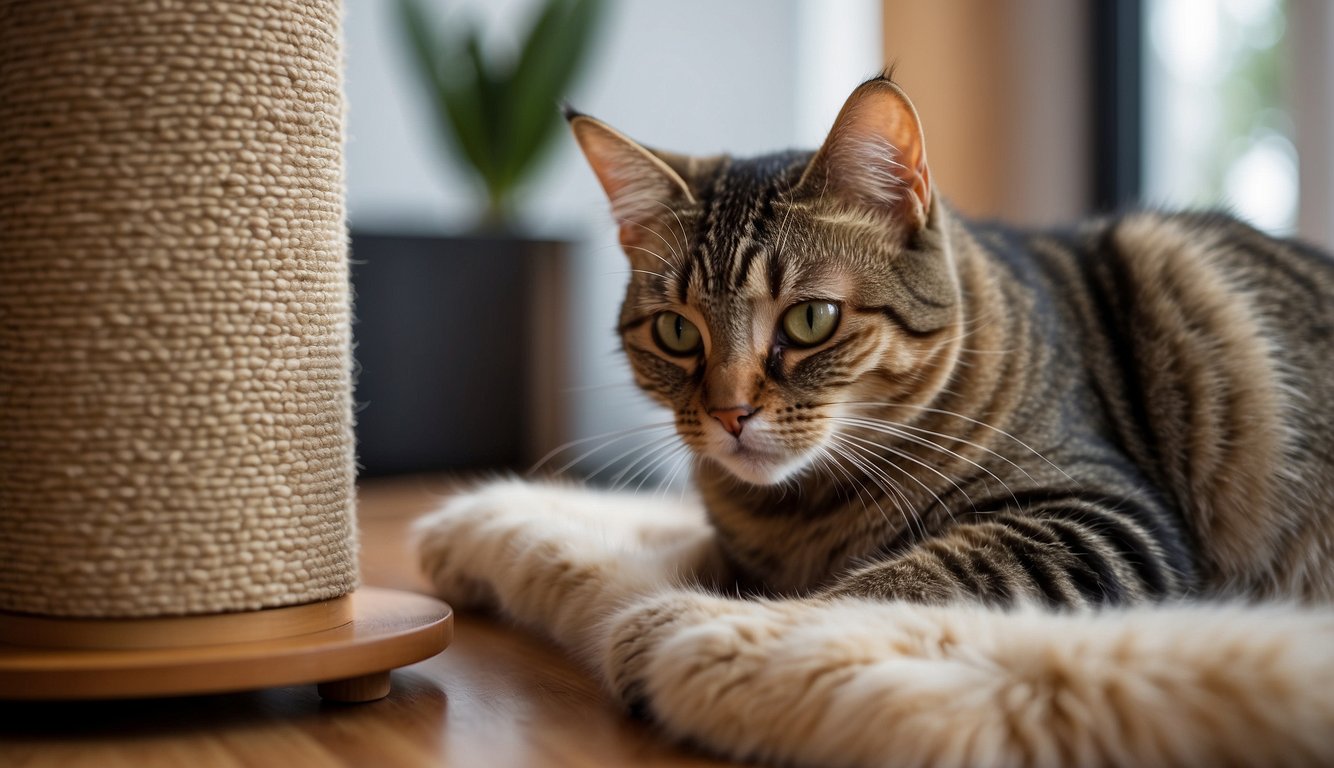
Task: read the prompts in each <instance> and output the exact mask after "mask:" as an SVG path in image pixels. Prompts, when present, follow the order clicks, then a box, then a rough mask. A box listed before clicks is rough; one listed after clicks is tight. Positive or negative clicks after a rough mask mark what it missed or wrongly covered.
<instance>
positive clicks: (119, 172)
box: [0, 0, 443, 693]
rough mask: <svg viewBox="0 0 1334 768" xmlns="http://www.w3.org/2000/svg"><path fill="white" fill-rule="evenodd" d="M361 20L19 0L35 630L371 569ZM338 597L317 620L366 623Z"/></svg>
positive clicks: (12, 246)
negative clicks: (352, 222) (354, 338)
mask: <svg viewBox="0 0 1334 768" xmlns="http://www.w3.org/2000/svg"><path fill="white" fill-rule="evenodd" d="M340 12H341V8H340V3H339V2H337V0H221V1H220V0H188V1H184V2H170V3H167V2H163V3H157V2H148V3H145V2H141V1H140V0H44V1H43V2H23V1H22V0H19V1H17V2H0V611H4V612H8V613H10V614H14V615H18V614H21V616H16V619H20V620H21V621H22V622H25V626H30V625H32V623H33V622H34V621H37V622H39V623H40V622H41V621H43V620H49V621H48V624H49V622H50V621H55V622H56V623H57V624H58V623H59V620H63V619H69V620H76V622H77V620H88V619H97V620H120V621H122V622H125V621H128V622H129V623H130V624H131V625H133V624H134V621H135V620H148V619H159V620H165V619H166V618H168V617H199V616H203V615H212V614H237V613H238V612H259V613H264V609H278V608H285V607H291V606H303V605H307V604H316V603H319V602H320V601H330V600H340V599H344V597H343V596H346V595H348V594H349V593H350V592H351V591H352V590H353V589H354V588H355V587H356V584H357V567H356V525H355V517H354V500H355V495H354V486H353V483H354V479H355V462H354V443H353V434H352V417H351V403H352V399H351V380H350V372H351V368H352V366H351V356H350V310H349V296H348V283H347V259H346V229H345V223H344V203H343V197H344V195H343V175H342V119H343V97H342V87H341V50H340V48H341V46H340V30H339V20H340ZM241 615H243V613H242V614H241ZM320 615H321V616H322V617H323V618H320V619H318V621H323V622H326V624H327V625H317V626H312V625H309V624H303V623H301V622H298V625H300V626H301V627H302V631H303V632H307V633H308V632H310V631H311V630H312V629H330V628H334V627H338V626H341V625H342V624H346V623H347V621H349V620H350V619H349V617H348V615H346V613H345V612H339V611H333V612H329V611H327V610H326V611H324V612H323V613H322V614H320ZM272 623H273V622H270V624H272ZM278 623H279V624H281V622H278ZM289 623H290V622H289ZM4 626H5V625H4V624H3V623H0V641H3V642H9V643H11V644H12V643H14V642H15V640H14V638H12V637H6V636H5V634H4ZM44 626H46V629H50V627H49V626H47V625H44ZM72 626H74V625H72ZM77 626H79V632H80V633H87V632H89V631H92V632H96V629H92V630H90V629H89V626H92V627H94V628H95V627H97V626H108V625H106V624H101V625H99V624H92V625H90V624H88V623H86V622H85V623H84V624H77ZM43 631H46V630H43ZM210 631H211V630H210ZM284 631H291V628H290V627H288V629H287V630H284ZM57 634H58V632H57ZM131 634H133V631H132V630H131ZM246 634H247V633H246V632H240V633H239V635H238V636H244V635H246ZM263 634H264V633H263V632H260V637H259V638H258V639H261V640H262V639H263V637H262V635H263ZM30 636H31V635H30V634H29V633H27V632H26V630H25V632H24V634H23V637H25V638H26V637H30ZM252 639H255V638H252ZM441 647H443V645H442V646H441ZM436 650H439V649H438V648H437V649H436ZM428 655H429V654H428ZM2 666H3V658H0V667H2ZM385 668H386V667H380V668H379V670H383V669H385ZM379 670H374V671H379ZM369 671H371V670H367V672H369ZM0 672H3V669H0ZM360 674H363V672H362V671H357V670H353V671H350V672H348V673H346V674H343V673H338V672H335V671H331V675H332V676H333V677H332V678H331V679H342V678H349V677H354V676H357V675H360ZM3 681H4V677H3V675H2V674H0V693H3V690H2V689H3V685H2V684H3Z"/></svg>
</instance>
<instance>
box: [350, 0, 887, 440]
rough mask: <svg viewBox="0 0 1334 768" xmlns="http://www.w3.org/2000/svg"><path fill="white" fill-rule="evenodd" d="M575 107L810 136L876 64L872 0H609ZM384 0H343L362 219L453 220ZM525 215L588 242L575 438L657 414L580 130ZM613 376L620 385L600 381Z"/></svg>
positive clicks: (579, 305) (461, 208)
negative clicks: (627, 339)
mask: <svg viewBox="0 0 1334 768" xmlns="http://www.w3.org/2000/svg"><path fill="white" fill-rule="evenodd" d="M609 5H610V14H609V18H607V19H606V23H605V25H604V27H603V29H602V34H601V36H600V38H599V40H598V43H597V45H596V48H595V50H594V51H593V56H592V57H591V60H590V66H588V68H587V69H586V70H585V77H584V78H583V80H582V81H581V82H580V84H579V85H578V86H577V87H576V88H575V90H574V91H573V92H572V93H571V94H569V101H570V102H571V103H572V104H573V105H574V106H576V107H577V108H578V109H579V110H581V111H583V112H587V113H589V114H592V115H595V116H597V117H599V118H601V119H603V120H606V121H608V122H609V123H611V124H613V125H615V126H616V127H618V128H619V129H621V130H623V131H625V132H626V133H627V134H629V135H631V136H633V137H635V138H636V139H638V140H641V141H643V142H645V143H646V144H650V145H655V146H660V147H664V148H669V149H673V150H677V151H685V152H699V153H715V152H718V151H720V150H723V151H728V152H732V153H735V154H749V153H757V152H764V151H769V150H775V149H784V148H788V147H794V146H806V147H814V146H815V145H817V144H818V143H819V142H820V140H821V139H822V138H823V133H824V131H825V129H826V128H827V127H828V125H829V124H830V123H831V122H832V121H833V118H834V115H835V113H836V112H837V110H838V107H839V106H840V105H841V104H842V101H843V99H844V97H845V96H846V95H847V93H848V92H850V91H851V89H852V88H853V87H854V86H855V85H856V84H857V83H859V82H860V81H861V80H863V79H865V78H866V77H867V76H869V75H871V74H873V73H875V72H876V71H877V70H878V69H879V68H880V67H881V66H882V57H881V51H880V48H881V42H880V10H879V9H880V3H879V2H878V0H824V1H821V0H728V1H727V2H722V1H720V0H673V2H661V1H655V0H620V1H619V2H615V3H611V4H609ZM530 6H531V3H530V2H528V0H503V1H501V2H497V1H496V0H469V1H468V2H451V3H448V4H447V5H445V6H443V7H447V8H449V9H450V10H449V13H472V14H475V15H476V17H477V18H484V19H486V20H487V24H488V25H489V26H488V27H487V28H488V34H489V36H490V37H491V39H492V40H493V41H494V42H497V43H503V42H505V40H506V38H507V37H508V36H509V35H511V34H513V30H515V29H522V28H523V27H524V24H525V23H526V22H525V20H526V19H527V15H528V13H529V11H530ZM393 10H394V8H393V4H392V3H390V2H387V1H386V0H346V16H345V21H344V26H345V35H346V45H347V94H348V103H349V114H348V134H349V138H348V147H347V151H348V154H347V172H348V200H349V213H350V217H351V221H352V225H353V226H354V227H357V228H361V229H375V230H393V231H404V230H406V231H416V232H449V231H451V230H457V229H459V228H463V227H466V226H467V225H468V223H469V222H470V221H471V220H472V216H473V215H474V214H475V213H476V211H477V206H476V202H475V200H476V197H475V191H476V188H475V187H474V186H472V184H471V182H470V181H469V180H468V178H467V177H466V176H464V175H463V174H462V173H461V172H460V171H459V170H457V169H456V168H455V167H454V166H453V165H452V164H451V163H450V162H449V160H448V158H447V157H446V156H445V154H444V153H443V152H442V151H441V139H440V138H438V137H437V135H436V129H435V120H434V115H433V114H432V113H431V111H430V105H429V104H428V103H427V102H426V101H425V99H424V97H423V92H422V90H421V88H420V86H419V83H418V82H417V81H416V79H415V73H413V72H412V71H411V69H410V62H409V61H408V56H407V55H406V52H405V51H404V50H402V48H403V44H402V42H401V41H400V39H399V37H398V29H397V26H396V24H395V21H396V19H395V17H394V14H393ZM522 216H523V220H524V222H525V223H526V224H527V225H528V226H529V227H530V228H531V229H532V231H533V232H534V233H536V234H539V235H544V236H555V237H564V238H570V239H573V240H576V241H578V242H579V246H578V248H577V251H578V254H577V260H576V274H575V292H576V294H577V295H576V296H575V297H573V298H574V300H573V301H572V306H573V307H574V310H575V313H574V316H573V317H572V318H571V324H572V327H571V328H570V330H569V333H570V336H571V338H572V339H573V340H574V343H573V344H572V352H571V355H572V359H571V365H570V371H571V379H572V380H571V381H569V382H565V383H564V384H563V385H560V386H562V388H563V389H566V390H568V391H569V393H570V397H571V403H570V407H571V416H572V420H571V428H572V434H571V435H570V437H571V438H574V437H582V436H586V435H591V434H596V433H600V432H605V431H608V430H612V429H616V428H619V427H624V426H630V425H635V424H640V423H644V422H647V421H652V420H657V419H660V418H661V417H662V415H661V414H659V413H654V412H649V411H646V410H645V409H644V408H643V407H642V406H641V405H638V404H637V403H640V402H642V401H640V400H639V399H638V398H634V397H632V396H630V395H629V389H630V385H629V384H628V382H629V376H628V373H627V372H626V369H625V366H624V364H623V362H622V361H621V359H620V356H619V353H618V352H617V351H616V349H617V345H616V340H615V337H614V335H613V334H612V331H611V328H612V326H613V323H614V320H615V316H616V311H617V308H618V306H619V303H620V298H621V293H622V291H623V289H624V284H625V278H626V272H625V263H624V257H623V256H622V255H621V253H620V252H619V250H618V249H617V247H616V245H615V241H614V233H613V228H612V227H611V223H610V219H609V217H608V215H607V212H606V203H605V200H604V198H603V197H602V193H601V191H600V189H599V188H598V186H597V184H596V182H595V180H594V178H593V176H592V174H591V173H590V172H589V171H588V170H587V168H586V167H585V166H584V164H583V159H582V158H581V157H580V156H579V155H578V152H577V149H576V148H575V147H574V145H573V142H572V141H569V140H563V141H562V142H561V144H560V146H559V147H558V148H557V149H556V150H555V151H554V152H553V153H552V156H551V157H550V162H549V163H548V164H547V166H546V167H545V169H544V170H543V172H542V173H541V175H540V177H539V178H538V179H537V180H536V182H535V183H534V185H533V187H532V189H531V194H530V195H529V197H528V198H527V200H526V202H525V204H524V206H523V209H522ZM604 385H610V386H609V387H608V386H604Z"/></svg>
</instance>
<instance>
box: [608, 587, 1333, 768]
mask: <svg viewBox="0 0 1334 768" xmlns="http://www.w3.org/2000/svg"><path fill="white" fill-rule="evenodd" d="M678 597H679V596H678ZM655 600H657V601H659V602H658V604H657V605H656V606H652V607H651V608H652V610H648V612H647V613H645V610H646V609H645V607H643V606H640V607H639V608H637V609H632V610H629V611H627V612H626V613H623V614H622V615H621V617H620V619H619V621H617V622H615V625H616V626H615V628H614V629H613V631H612V632H611V638H610V639H611V642H612V643H613V649H612V654H611V655H612V656H613V657H614V656H615V650H614V648H615V645H616V643H617V642H618V638H619V639H621V640H624V639H626V638H628V637H629V633H635V632H641V633H642V632H644V631H645V626H644V625H642V624H640V623H639V622H638V621H637V620H636V619H635V616H645V615H654V614H656V615H657V616H658V617H659V619H658V621H657V623H656V625H655V627H654V628H653V629H651V630H648V631H650V632H651V633H653V634H655V635H657V637H656V638H654V639H655V642H652V643H651V650H650V651H649V653H648V654H647V655H648V656H649V658H647V659H645V660H644V662H643V665H642V666H641V667H640V668H639V676H640V679H639V680H637V681H635V683H636V685H637V689H638V690H639V691H640V692H642V694H643V697H644V701H645V703H647V705H648V707H649V709H650V712H651V714H652V715H653V717H654V719H656V720H657V721H658V722H660V723H661V724H662V725H663V726H664V727H666V728H667V729H668V730H669V731H671V732H673V733H674V734H675V735H677V736H679V737H683V738H687V739H690V740H692V741H697V742H703V743H705V744H708V745H710V746H712V747H713V748H714V749H719V750H721V751H723V752H725V753H728V754H730V755H732V756H734V757H743V758H760V759H765V760H777V761H779V762H783V763H796V764H800V765H810V766H836V765H838V766H871V765H893V766H927V765H930V766H1021V765H1022V766H1096V765H1124V766H1155V765H1173V766H1176V765H1210V766H1214V765H1220V766H1221V765H1255V766H1277V765H1284V766H1287V765H1334V612H1331V611H1328V610H1324V611H1317V610H1309V609H1299V608H1285V607H1260V608H1256V607H1243V606H1182V607H1170V606H1169V607H1153V608H1137V609H1131V610H1124V611H1109V612H1104V613H1100V614H1087V613H1086V614H1052V613H1046V612H1042V611H1039V610H1036V609H1025V610H1019V611H1008V612H1002V611H994V610H988V609H985V608H975V607H924V606H914V605H901V604H876V605H868V604H866V603H864V602H856V601H846V602H837V603H816V602H807V601H784V602H768V603H766V602H753V601H746V602H740V601H735V600H724V599H721V598H717V599H705V600H701V599H700V596H699V595H698V594H692V595H691V599H689V600H679V599H678V600H674V599H673V597H672V596H670V595H668V596H663V597H661V598H655ZM673 612H676V620H675V621H669V622H663V621H662V620H661V617H662V616H663V615H671V614H672V613H673ZM636 625H638V626H636ZM613 663H614V661H613Z"/></svg>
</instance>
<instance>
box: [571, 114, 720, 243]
mask: <svg viewBox="0 0 1334 768" xmlns="http://www.w3.org/2000/svg"><path fill="white" fill-rule="evenodd" d="M565 116H566V118H567V119H568V120H569V121H570V129H571V130H572V131H574V138H575V140H576V141H578V142H579V148H580V149H582V150H583V151H584V157H585V158H587V159H588V164H589V165H590V166H592V168H593V173H594V174H595V175H596V176H597V178H598V182H599V183H600V184H602V189H603V190H604V191H605V192H606V193H607V198H608V199H609V200H610V201H611V213H612V216H614V217H615V218H616V221H617V223H618V224H620V231H621V242H622V243H623V244H630V243H633V242H635V241H637V240H638V239H639V238H640V237H641V235H640V234H639V233H641V232H642V231H643V228H642V227H641V226H640V225H642V224H643V223H644V222H645V221H646V220H648V219H650V218H654V217H657V216H661V215H662V214H664V213H665V212H667V211H669V210H671V209H673V208H676V207H679V206H684V205H694V204H695V197H694V195H693V194H692V193H691V191H690V185H689V184H688V183H687V182H686V180H685V178H684V177H683V176H682V174H683V173H687V172H688V168H689V166H690V158H687V157H685V156H683V155H671V154H668V153H665V152H657V151H654V150H650V149H648V148H647V147H644V146H643V145H641V144H638V143H636V142H635V141H633V140H632V139H630V138H629V137H627V136H626V135H625V134H623V133H621V132H620V131H617V130H616V129H614V128H612V127H611V126H609V125H607V124H606V123H603V122H601V121H599V120H595V119H593V118H591V117H589V116H588V115H582V114H579V113H577V112H573V111H571V110H566V115H565Z"/></svg>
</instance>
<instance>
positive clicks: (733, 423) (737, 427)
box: [709, 405, 755, 437]
mask: <svg viewBox="0 0 1334 768" xmlns="http://www.w3.org/2000/svg"><path fill="white" fill-rule="evenodd" d="M753 413H755V409H754V408H751V407H750V406H749V405H738V406H736V407H735V408H715V409H714V410H712V411H709V415H710V416H712V417H713V418H715V419H717V420H718V422H719V423H720V424H722V425H723V429H725V430H727V431H728V432H729V433H730V434H731V435H732V437H740V436H741V427H742V426H743V425H742V423H741V422H743V421H745V420H746V419H748V418H750V416H751V414H753Z"/></svg>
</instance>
